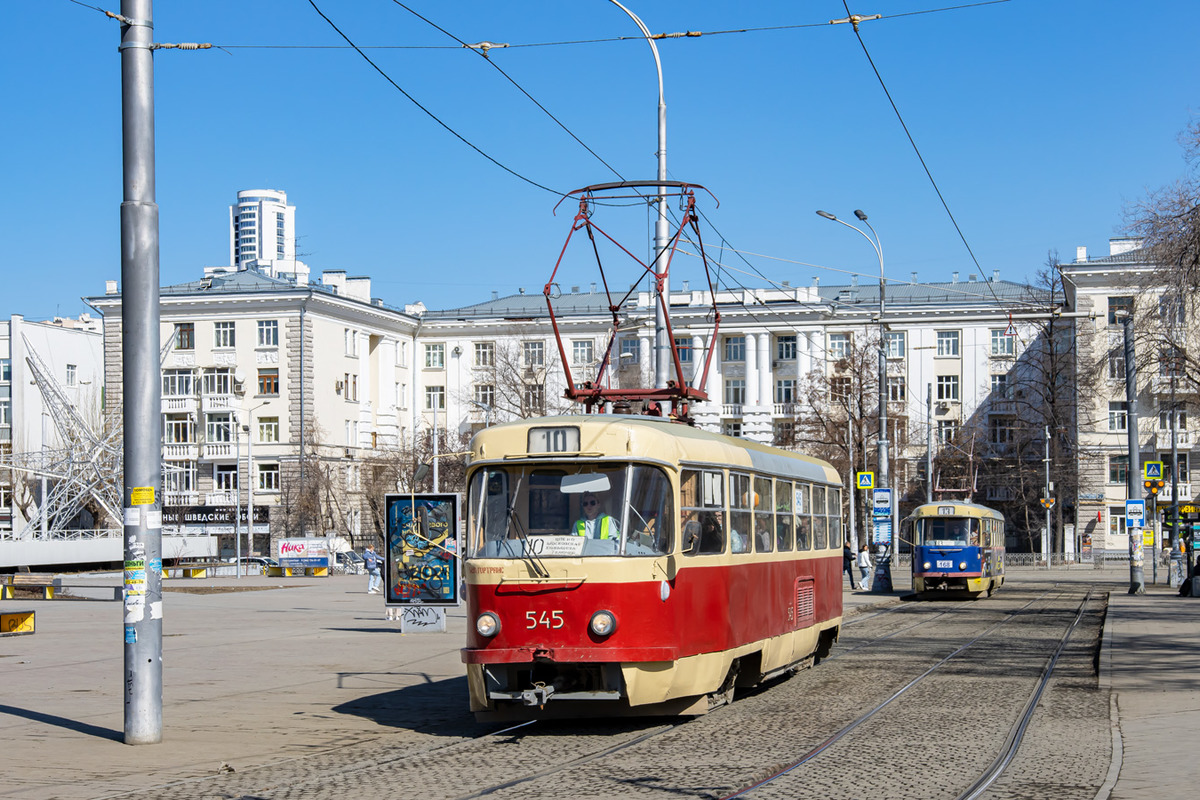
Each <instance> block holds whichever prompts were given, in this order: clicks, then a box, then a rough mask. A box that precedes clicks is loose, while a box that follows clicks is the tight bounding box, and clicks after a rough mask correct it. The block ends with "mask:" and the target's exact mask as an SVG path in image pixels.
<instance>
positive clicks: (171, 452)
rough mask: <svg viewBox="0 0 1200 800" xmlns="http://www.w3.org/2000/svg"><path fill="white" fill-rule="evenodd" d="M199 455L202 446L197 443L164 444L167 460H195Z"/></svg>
mask: <svg viewBox="0 0 1200 800" xmlns="http://www.w3.org/2000/svg"><path fill="white" fill-rule="evenodd" d="M199 455H200V446H199V445H197V444H195V443H184V444H164V445H163V460H165V461H195V460H196V459H197V458H199Z"/></svg>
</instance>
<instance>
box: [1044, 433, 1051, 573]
mask: <svg viewBox="0 0 1200 800" xmlns="http://www.w3.org/2000/svg"><path fill="white" fill-rule="evenodd" d="M1045 429H1046V457H1045V459H1043V460H1044V461H1045V462H1046V494H1044V495H1043V497H1045V498H1046V500H1049V499H1050V426H1049V425H1047V426H1045ZM1044 535H1045V539H1044V540H1043V541H1042V552H1043V553H1045V554H1046V567H1047V568H1049V566H1050V561H1051V560H1052V559H1053V558H1054V548H1053V547H1052V546H1051V545H1050V542H1051V541H1052V539H1051V538H1050V505H1049V503H1047V504H1046V533H1045V534H1044Z"/></svg>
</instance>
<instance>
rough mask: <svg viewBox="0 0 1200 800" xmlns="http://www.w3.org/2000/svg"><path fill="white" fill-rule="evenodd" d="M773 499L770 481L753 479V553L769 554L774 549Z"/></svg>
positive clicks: (768, 479)
mask: <svg viewBox="0 0 1200 800" xmlns="http://www.w3.org/2000/svg"><path fill="white" fill-rule="evenodd" d="M774 511H775V497H774V496H773V494H772V492H771V479H770V478H759V477H755V479H754V552H756V553H769V552H771V551H772V550H774V549H775V524H774V522H775V513H774Z"/></svg>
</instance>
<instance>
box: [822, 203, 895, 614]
mask: <svg viewBox="0 0 1200 800" xmlns="http://www.w3.org/2000/svg"><path fill="white" fill-rule="evenodd" d="M817 214H818V215H819V216H822V217H824V218H825V219H829V220H833V221H834V222H837V223H840V224H842V225H845V226H846V227H847V228H849V229H850V230H852V231H856V232H857V233H858V234H859V235H860V236H862V237H863V238H864V239H866V240H867V241H868V242H870V243H871V248H872V249H873V250H874V251H875V255H876V256H877V257H878V258H879V483H878V484H877V485H878V486H881V487H890V485H891V484H890V483H889V481H888V419H887V391H888V386H887V342H886V340H885V338H884V332H885V330H886V326H885V325H884V322H883V315H884V311H885V309H886V303H885V292H886V286H887V278H886V277H885V275H884V271H883V245H882V244H881V243H880V241H879V234H878V233H876V232H875V229H874V228H873V227H871V223H869V222H867V215H866V213H865V212H864V211H862V210H861V209H855V211H854V216H856V217H858V219H859V221H860V222H862V224H864V225H866V226H867V229H868V230H869V231H871V234H872V235H873V236H874V238H871V236H868V235H867V234H866V233H865V232H864V231H863V230H862V229H861V228H859V227H857V226H854V225H851V224H850V223H849V222H846V221H845V220H841V219H838V218H837V217H836V216H835V215H833V214H830V213H829V212H828V211H817ZM893 502H894V501H893ZM896 534H897V531H892V537H891V542H892V544H891V546H890V547H887V548H885V547H883V546H881V547H880V550H881V552H880V553H879V563H878V566H877V568H876V571H875V586H874V587H873V588H874V591H877V592H890V591H891V589H892V576H891V554H892V553H894V552H896V544H895V542H896Z"/></svg>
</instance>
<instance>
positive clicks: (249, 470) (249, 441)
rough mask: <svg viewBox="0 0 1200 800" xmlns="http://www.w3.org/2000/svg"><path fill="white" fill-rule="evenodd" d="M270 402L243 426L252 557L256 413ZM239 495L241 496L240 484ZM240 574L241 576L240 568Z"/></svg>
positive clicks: (249, 413)
mask: <svg viewBox="0 0 1200 800" xmlns="http://www.w3.org/2000/svg"><path fill="white" fill-rule="evenodd" d="M270 402H271V401H270V400H264V401H263V402H261V403H259V404H258V405H256V406H255V407H254V408H252V409H250V410H249V411H247V412H246V424H245V425H243V426H242V430H243V431H245V432H246V550H247V552H248V553H250V554H251V555H253V550H254V412H255V411H258V410H259V409H260V408H262V407H263V406H266V405H269V404H270ZM238 494H239V496H240V495H241V489H240V483H239V489H238ZM240 535H241V534H239V537H240ZM239 541H240V539H239ZM238 574H239V576H240V575H241V569H240V568H239V569H238Z"/></svg>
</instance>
